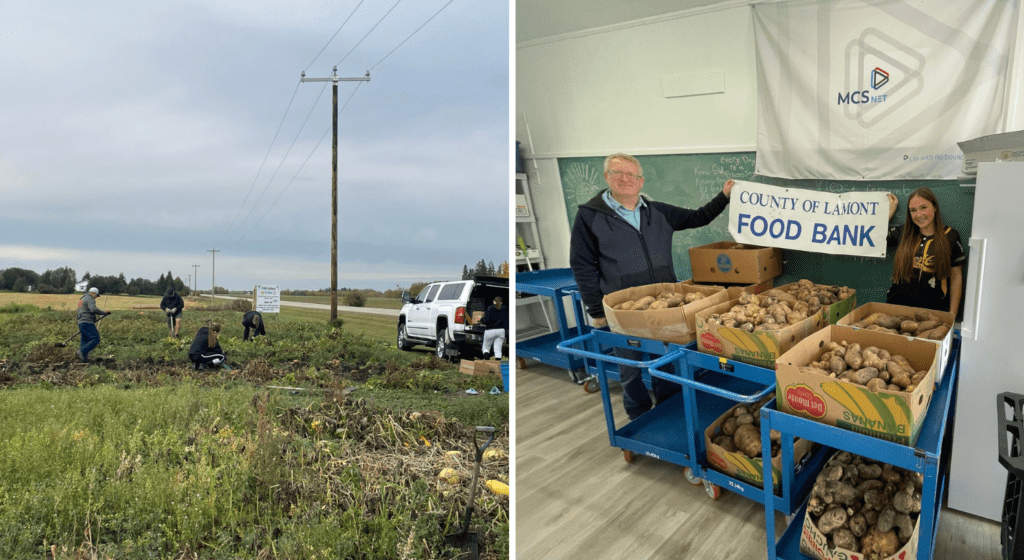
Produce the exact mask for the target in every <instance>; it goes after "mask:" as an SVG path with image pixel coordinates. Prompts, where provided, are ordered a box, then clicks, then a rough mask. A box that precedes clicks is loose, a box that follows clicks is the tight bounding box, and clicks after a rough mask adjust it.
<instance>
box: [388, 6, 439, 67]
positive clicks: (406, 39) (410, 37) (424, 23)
mask: <svg viewBox="0 0 1024 560" xmlns="http://www.w3.org/2000/svg"><path fill="white" fill-rule="evenodd" d="M454 1H455V0H448V4H445V5H444V6H441V9H440V10H438V11H436V12H434V15H432V16H430V17H429V18H428V19H427V21H425V22H423V25H421V26H419V27H417V28H416V31H413V32H412V33H411V34H410V35H409V36H408V37H406V38H405V39H404V40H403V41H402V42H401V43H398V47H401V46H402V45H404V44H405V42H406V41H408V40H409V39H412V36H413V35H415V34H416V33H418V32H419V30H420V29H423V28H424V27H425V26H426V25H427V24H428V23H430V20H432V19H434V18H435V17H437V14H439V13H441V12H442V11H444V9H445V8H447V7H448V5H449V4H451V3H452V2H454ZM398 47H395V48H393V49H391V52H389V53H388V54H386V55H384V58H382V59H380V60H378V61H377V64H380V63H381V62H384V60H385V59H387V57H389V56H391V53H393V52H395V51H397V50H398ZM377 64H374V65H373V66H371V67H370V70H373V69H374V68H376V67H377Z"/></svg>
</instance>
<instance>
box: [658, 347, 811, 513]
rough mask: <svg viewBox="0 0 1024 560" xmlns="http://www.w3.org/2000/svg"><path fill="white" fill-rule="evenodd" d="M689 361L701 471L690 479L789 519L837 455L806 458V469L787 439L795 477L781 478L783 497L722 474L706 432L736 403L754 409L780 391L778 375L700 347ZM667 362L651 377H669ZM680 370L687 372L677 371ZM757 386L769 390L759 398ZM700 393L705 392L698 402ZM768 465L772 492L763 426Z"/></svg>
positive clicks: (788, 467)
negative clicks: (665, 368) (709, 454)
mask: <svg viewBox="0 0 1024 560" xmlns="http://www.w3.org/2000/svg"><path fill="white" fill-rule="evenodd" d="M683 350H684V357H685V360H686V365H687V368H686V372H687V373H686V378H685V379H682V380H681V382H682V384H683V385H684V387H686V388H688V389H689V390H684V391H683V395H684V398H685V402H684V408H685V410H686V411H687V414H688V418H687V422H688V425H689V426H693V427H694V429H693V430H690V432H689V435H690V439H691V441H690V442H689V447H690V449H692V450H694V454H695V457H696V462H697V465H698V466H699V470H694V471H693V472H692V473H690V476H688V477H687V478H688V479H690V481H691V482H694V483H698V481H694V480H693V479H691V476H693V477H696V476H699V477H700V478H702V479H703V484H704V487H705V489H706V490H707V491H708V495H709V496H711V498H712V499H716V498H718V496H719V495H720V490H719V489H720V488H727V489H728V490H730V491H731V492H734V493H736V494H740V495H742V496H744V497H746V498H749V499H751V500H754V501H756V502H759V503H762V504H763V503H765V501H766V500H767V501H768V505H769V506H770V507H771V508H772V509H774V510H777V511H781V512H782V513H783V514H785V515H790V514H792V513H793V512H794V511H795V510H796V508H797V507H799V506H800V504H801V503H802V502H803V499H804V498H805V497H806V496H807V494H808V493H809V492H810V490H811V486H813V485H814V479H815V477H816V476H817V473H818V471H819V470H820V469H821V467H822V466H823V465H824V464H825V461H826V460H827V458H828V457H829V455H830V454H831V450H830V449H828V448H826V447H821V446H819V448H818V449H817V450H814V451H812V452H811V453H808V454H807V455H805V456H804V457H803V458H802V460H801V462H800V464H796V465H794V461H793V443H794V439H795V438H787V437H783V440H782V448H783V452H785V450H786V449H788V450H789V458H790V460H789V462H788V463H786V462H784V463H783V465H782V469H783V470H784V471H785V472H788V473H791V474H792V476H784V477H782V478H781V484H780V489H779V492H780V493H779V494H778V495H776V494H775V493H774V492H771V491H768V492H766V491H765V488H762V487H760V486H756V485H753V484H750V483H748V482H746V481H743V480H739V479H737V478H734V477H732V476H729V475H728V474H725V473H722V472H719V471H717V470H714V469H712V468H711V467H710V463H709V461H708V458H707V446H706V442H705V440H704V431H705V430H706V429H707V427H708V426H710V425H711V424H712V423H714V422H715V421H716V420H717V419H718V418H719V417H721V416H722V415H723V414H725V412H726V411H727V410H729V409H730V408H732V407H733V406H735V405H736V404H750V403H754V402H759V401H761V400H762V399H763V398H764V397H765V396H766V395H768V394H769V393H774V392H775V370H772V369H768V368H763V367H760V366H754V365H750V364H746V363H743V362H739V361H735V360H729V359H726V358H721V357H718V356H712V355H710V354H705V353H702V352H699V351H698V350H697V346H696V343H691V344H688V345H686V346H685V347H683ZM667 358H668V357H666V358H665V359H662V360H658V361H655V362H654V363H653V364H652V366H651V375H657V376H659V377H661V376H664V375H666V373H665V372H662V371H660V370H658V369H657V368H658V367H661V365H662V362H664V363H667ZM676 371H683V370H681V369H680V368H679V366H678V365H677V366H676ZM757 387H765V389H764V390H761V391H760V392H757V393H754V392H753V391H754V390H756V388H757ZM698 393H701V397H700V400H699V401H698V400H697V399H698ZM774 403H775V399H771V400H770V401H768V403H766V405H765V406H767V407H774ZM761 442H762V446H763V449H762V453H761V457H762V463H763V465H765V468H767V469H768V473H769V474H768V476H767V477H763V478H762V481H765V482H766V484H765V487H766V488H768V489H770V488H772V482H771V481H772V476H771V474H770V473H771V463H772V462H771V460H770V459H764V458H770V457H771V442H770V438H769V431H768V430H767V429H766V428H764V426H763V425H762V428H761Z"/></svg>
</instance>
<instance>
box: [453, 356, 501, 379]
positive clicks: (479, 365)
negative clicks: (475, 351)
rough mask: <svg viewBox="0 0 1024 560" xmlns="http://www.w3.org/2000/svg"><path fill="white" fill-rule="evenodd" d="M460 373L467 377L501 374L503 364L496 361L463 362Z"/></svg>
mask: <svg viewBox="0 0 1024 560" xmlns="http://www.w3.org/2000/svg"><path fill="white" fill-rule="evenodd" d="M459 373H464V374H466V375H488V374H493V373H501V362H498V361H495V360H462V361H461V362H459Z"/></svg>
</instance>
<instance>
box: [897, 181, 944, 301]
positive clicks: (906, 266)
mask: <svg viewBox="0 0 1024 560" xmlns="http://www.w3.org/2000/svg"><path fill="white" fill-rule="evenodd" d="M915 197H918V198H923V199H925V200H927V201H928V202H929V203H930V204H931V205H932V206H933V207H934V208H935V222H934V226H935V235H934V236H933V237H932V248H931V251H930V254H932V255H934V257H935V258H934V260H933V261H932V262H931V263H930V264H931V267H930V268H931V269H932V271H933V273H934V274H935V277H936V278H938V279H939V280H945V279H947V278H949V273H950V266H949V256H950V253H951V250H950V247H949V239H947V238H946V225H945V224H944V223H942V213H941V212H939V201H938V199H936V198H935V193H933V192H932V191H931V189H929V188H927V187H921V188H919V189H917V190H916V191H914V192H912V193H910V196H909V197H907V215H906V219H905V220H904V224H903V235H902V237H900V244H899V246H898V247H896V258H895V261H894V262H893V267H892V280H893V282H895V283H897V284H900V283H905V282H911V281H913V279H914V254H916V253H917V248H918V247H919V246H920V245H921V239H922V238H923V237H924V236H923V235H922V234H921V228H919V227H917V225H915V224H914V220H913V219H912V218H911V217H910V200H911V199H913V198H915ZM940 234H941V235H940ZM926 264H928V263H926Z"/></svg>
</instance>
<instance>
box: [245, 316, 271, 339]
mask: <svg viewBox="0 0 1024 560" xmlns="http://www.w3.org/2000/svg"><path fill="white" fill-rule="evenodd" d="M242 326H243V327H245V333H244V334H243V335H242V340H249V329H252V331H253V333H252V339H253V340H256V337H257V336H261V335H262V336H267V331H266V329H264V328H263V315H260V312H259V311H249V312H247V313H246V314H245V317H242Z"/></svg>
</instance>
